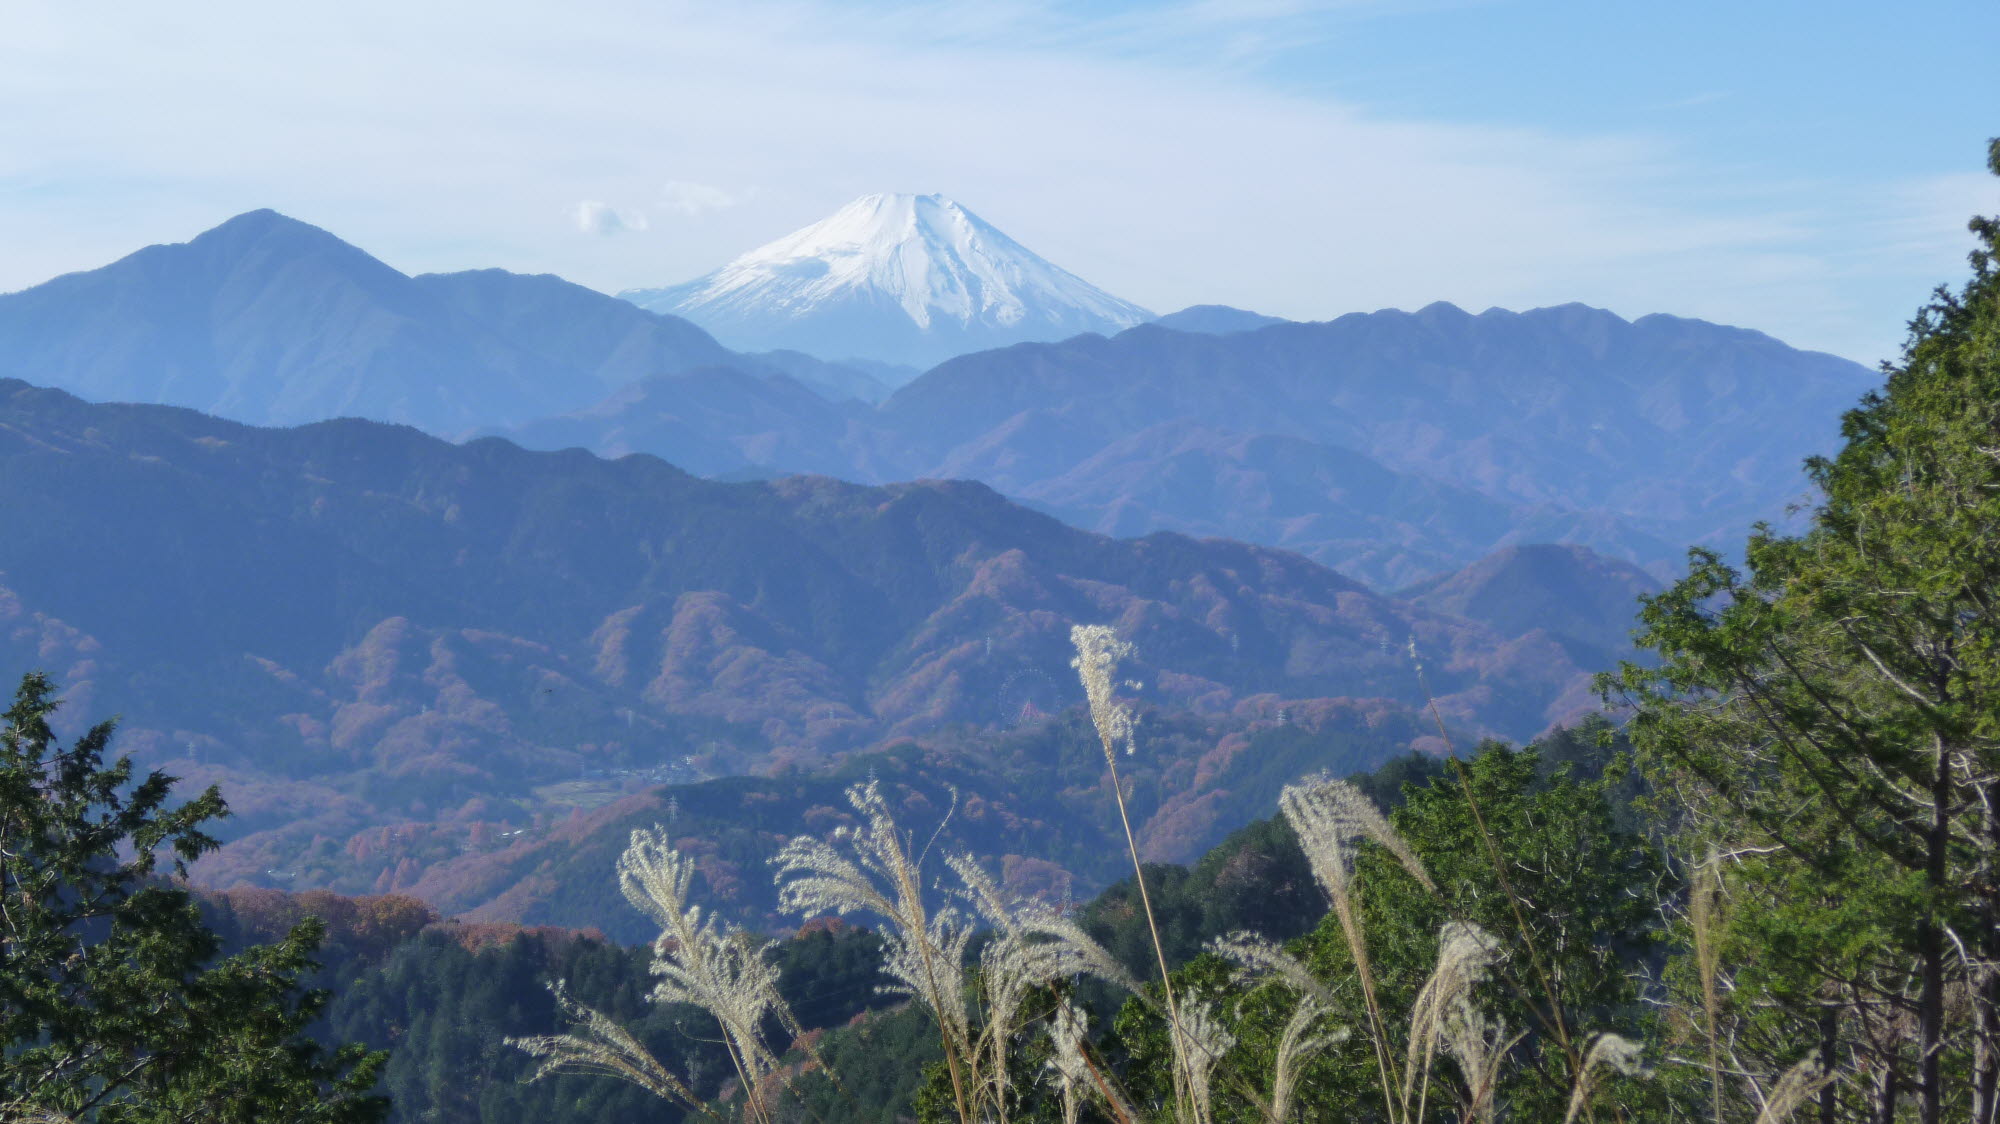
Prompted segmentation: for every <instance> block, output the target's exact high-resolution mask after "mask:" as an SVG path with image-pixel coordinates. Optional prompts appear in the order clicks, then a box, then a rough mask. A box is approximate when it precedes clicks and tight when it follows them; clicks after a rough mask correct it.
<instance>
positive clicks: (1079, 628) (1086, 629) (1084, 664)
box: [1069, 624, 1138, 767]
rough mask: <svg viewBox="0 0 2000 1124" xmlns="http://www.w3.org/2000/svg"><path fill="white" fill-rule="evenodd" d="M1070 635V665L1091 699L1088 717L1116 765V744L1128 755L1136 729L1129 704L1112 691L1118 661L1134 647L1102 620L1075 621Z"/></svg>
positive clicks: (1107, 755) (1110, 761)
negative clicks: (1072, 655)
mask: <svg viewBox="0 0 2000 1124" xmlns="http://www.w3.org/2000/svg"><path fill="white" fill-rule="evenodd" d="M1069 639H1070V643H1071V644H1072V645H1074V646H1075V647H1076V658H1075V659H1073V660H1071V661H1070V662H1069V665H1070V666H1071V667H1073V668H1075V669H1076V675H1077V678H1078V679H1080V680H1082V681H1083V694H1084V697H1085V698H1086V699H1088V700H1089V701H1090V721H1091V724H1092V725H1094V726H1096V727H1097V735H1098V740H1099V742H1100V743H1102V745H1103V747H1104V757H1105V760H1106V761H1108V762H1109V763H1110V764H1111V765H1112V766H1113V767H1116V766H1117V763H1118V762H1117V754H1116V753H1115V749H1116V747H1118V746H1123V747H1124V748H1125V755H1126V756H1127V757H1129V756H1131V755H1132V753H1133V750H1134V748H1135V745H1134V742H1135V735H1136V733H1137V730H1138V724H1137V722H1136V721H1135V720H1134V719H1133V717H1132V708H1131V707H1128V706H1126V705H1125V704H1123V703H1121V702H1119V701H1118V700H1117V698H1116V697H1115V696H1114V694H1113V690H1114V686H1115V684H1116V683H1117V681H1118V664H1119V661H1121V660H1125V659H1129V658H1131V656H1132V653H1133V651H1134V649H1133V647H1132V645H1131V644H1128V643H1126V642H1125V641H1124V640H1121V639H1119V638H1118V633H1117V631H1116V630H1115V629H1113V628H1112V627H1111V626H1110V625H1104V624H1080V625H1076V626H1074V627H1072V628H1071V629H1070V630H1069Z"/></svg>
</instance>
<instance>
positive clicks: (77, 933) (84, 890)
mask: <svg viewBox="0 0 2000 1124" xmlns="http://www.w3.org/2000/svg"><path fill="white" fill-rule="evenodd" d="M56 706H57V703H56V699H55V690H54V688H53V687H52V686H51V685H50V683H49V681H48V680H47V679H45V678H43V677H41V676H39V675H30V676H28V677H27V678H26V679H24V680H23V681H22V683H21V686H20V689H19V691H18V693H17V694H16V696H15V699H14V703H13V706H12V707H11V708H10V709H9V710H8V711H7V712H6V714H5V716H4V726H0V1053H4V1058H5V1060H4V1061H0V1115H8V1114H12V1115H16V1116H21V1117H23V1118H35V1119H41V1118H45V1117H40V1116H36V1115H35V1113H36V1112H41V1113H44V1114H59V1116H58V1117H57V1118H67V1119H70V1120H76V1121H96V1122H98V1124H167V1122H169V1121H172V1122H175V1124H249V1122H252V1121H256V1122H260V1124H277V1122H284V1124H293V1122H296V1124H371V1122H374V1121H380V1120H382V1119H384V1118H385V1116H386V1115H387V1107H388V1106H387V1102H386V1101H384V1100H383V1099H382V1098H380V1097H376V1096H373V1095H370V1094H369V1093H368V1089H369V1088H370V1087H372V1086H373V1085H374V1083H375V1072H376V1070H377V1068H378V1067H379V1066H380V1064H381V1056H380V1055H370V1054H367V1053H366V1052H364V1051H363V1050H361V1049H360V1048H359V1047H353V1046H349V1047H343V1048H341V1049H339V1050H337V1051H334V1052H332V1053H331V1054H329V1053H327V1052H325V1051H323V1050H322V1049H321V1048H320V1047H319V1046H318V1045H315V1044H313V1043H312V1042H310V1041H308V1040H306V1039H305V1038H304V1037H302V1031H303V1030H304V1029H305V1027H306V1026H307V1025H308V1024H309V1023H310V1022H311V1021H312V1020H313V1019H314V1017H315V1016H316V1015H317V1013H318V1012H319V1010H320V1008H321V1007H322V1006H323V1005H324V1004H325V1002H326V999H327V997H326V995H325V994H324V993H321V992H315V991H307V990H303V989H302V988H301V986H300V984H299V978H300V976H301V975H302V974H304V973H306V972H308V971H310V970H311V969H312V967H313V964H312V960H311V956H312V953H313V950H314V949H315V948H316V947H317V945H318V943H319V939H320V935H321V928H320V926H319V924H318V923H317V922H308V923H306V924H302V925H299V926H298V927H296V928H294V929H293V930H292V931H291V933H290V934H289V935H288V936H287V937H286V938H285V939H284V940H282V941H280V942H278V943H276V944H272V945H263V946H259V947H254V948H251V949H248V950H247V951H244V952H242V953H239V954H237V955H234V956H228V957H221V956H220V955H219V953H220V952H221V948H220V943H221V942H220V941H219V939H218V938H217V937H216V935H215V934H214V933H213V932H211V931H210V930H209V928H208V927H207V925H205V924H204V923H203V921H202V918H201V915H200V912H199V910H198V909H197V908H196V905H195V903H194V902H193V901H192V900H191V899H190V897H189V895H188V894H187V892H186V891H185V890H182V889H179V888H177V887H175V886H173V885H171V884H169V883H168V882H166V880H165V879H164V877H163V875H164V872H163V871H162V870H161V869H160V860H161V858H162V856H163V855H164V856H167V857H168V858H169V859H170V867H171V869H172V870H173V872H174V873H176V874H183V875H184V874H185V873H186V864H187V863H188V862H189V861H190V860H192V859H194V858H196V857H197V856H199V855H200V854H202V853H203V852H204V851H207V850H209V849H211V848H213V847H214V846H215V841H214V840H213V839H212V838H210V837H209V836H208V835H207V834H205V833H204V832H203V830H202V827H203V825H204V824H205V823H207V822H208V821H210V820H212V819H215V818H216V817H219V816H221V815H224V814H225V811H226V810H225V808H224V806H223V802H222V798H221V797H220V796H219V795H218V794H217V793H216V791H215V790H214V789H213V788H211V789H209V790H208V791H206V792H203V793H202V794H201V795H200V796H197V797H196V798H194V799H193V800H191V801H188V802H187V803H185V804H182V805H180V806H179V807H176V808H169V807H167V798H168V794H169V792H170V790H171V788H172V785H173V778H171V777H168V776H164V775H162V774H160V773H158V772H154V773H150V774H148V775H146V776H145V777H143V778H139V779H137V780H136V782H135V780H134V773H133V769H132V764H131V762H130V760H129V759H127V758H122V757H121V758H119V759H117V760H116V761H115V762H113V763H112V764H110V765H108V766H107V765H106V764H104V755H105V750H106V747H107V746H108V744H109V742H110V739H111V733H112V725H111V724H110V723H105V724H102V725H99V726H97V727H95V728H93V729H91V730H90V731H89V732H88V733H86V734H84V735H83V736H82V737H81V738H79V739H77V741H76V742H75V743H74V744H73V745H71V746H70V747H69V748H67V749H65V748H63V747H62V745H61V744H60V743H59V741H58V740H57V738H56V737H55V735H54V733H53V732H52V731H51V730H50V727H49V718H50V716H51V715H52V714H53V713H54V711H55V710H56Z"/></svg>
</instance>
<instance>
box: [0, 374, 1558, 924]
mask: <svg viewBox="0 0 2000 1124" xmlns="http://www.w3.org/2000/svg"><path fill="white" fill-rule="evenodd" d="M0 471H4V472H5V474H6V478H7V479H8V481H9V482H10V484H11V485H12V486H11V487H9V488H7V489H5V490H0V520H4V521H5V523H6V525H7V526H8V527H9V528H10V529H11V531H10V534H9V535H8V536H6V537H5V538H4V539H0V663H4V664H5V665H6V666H11V667H14V668H16V669H17V670H25V669H27V668H30V667H41V668H45V669H47V670H49V671H50V672H52V673H54V674H55V675H56V676H57V677H58V678H59V679H60V680H61V681H63V682H64V683H65V684H66V685H67V686H68V688H69V690H70V691H71V693H72V696H73V697H74V698H76V699H77V701H78V704H79V705H78V707H77V708H76V709H77V711H78V712H79V713H88V712H90V711H91V710H92V709H94V705H93V700H94V699H102V700H103V701H104V702H105V703H106V704H110V705H116V706H117V707H118V708H119V709H120V710H121V711H122V712H123V714H124V715H125V718H126V723H127V732H126V735H125V738H126V744H127V745H128V746H129V747H131V748H132V749H133V751H134V752H135V754H136V755H137V756H138V757H139V759H140V760H141V761H142V763H145V764H162V763H165V764H169V765H170V767H171V768H172V769H173V770H174V771H175V772H177V773H179V774H181V775H184V776H187V777H189V778H190V779H191V780H199V781H205V780H214V779H221V780H226V781H227V782H228V783H229V786H230V790H231V792H232V793H233V794H235V795H234V797H233V799H234V800H235V802H236V804H237V806H238V808H239V811H240V812H241V816H240V818H239V819H237V820H235V821H232V830H234V831H236V832H239V833H243V834H244V835H246V836H249V837H251V838H252V839H255V838H256V837H257V836H258V835H259V833H276V835H275V836H274V837H272V838H275V839H276V840H277V842H272V843H271V844H270V845H271V847H272V848H274V849H272V850H257V851H255V853H256V854H258V855H259V856H260V858H261V861H263V862H264V867H263V868H260V869H264V868H268V869H275V870H296V869H298V864H299V863H300V862H301V861H302V859H301V849H304V850H310V848H311V847H313V846H322V845H323V846H329V847H333V848H335V849H336V850H339V848H341V847H345V846H348V845H349V844H352V845H354V846H356V847H362V849H364V850H369V851H370V853H375V854H379V853H383V852H384V850H385V849H386V848H385V847H383V846H381V845H379V844H376V843H370V844H367V845H366V846H363V844H362V843H357V842H355V841H356V840H362V839H365V838H372V837H371V836H369V835H368V832H370V831H372V830H374V829H376V828H378V827H380V826H381V825H384V824H393V823H396V822H409V823H435V822H450V823H467V822H474V821H477V822H488V821H491V822H496V823H509V822H512V823H516V824H518V823H521V822H524V821H525V820H527V819H532V818H533V817H535V816H538V815H543V814H546V813H548V812H549V810H550V809H556V808H562V807H565V806H570V805H572V804H574V803H575V802H576V801H578V800H585V802H588V800H587V799H586V796H585V795H580V793H581V792H583V790H588V792H590V793H597V794H599V796H598V797H592V799H595V798H602V793H603V790H604V787H605V786H606V785H609V786H611V788H612V789H613V790H614V791H616V790H617V789H619V788H620V787H621V786H624V785H627V784H640V783H642V782H646V781H651V782H653V783H657V782H659V781H662V780H674V779H689V778H696V777H702V776H713V775H719V774H726V773H739V772H745V771H755V770H773V769H779V768H782V767H784V766H786V765H788V764H798V763H810V762H815V761H820V760H824V759H827V758H828V757H829V756H833V755H838V754H842V753H845V752H848V751H851V750H854V749H858V748H862V747H865V746H868V745H871V744H875V743H878V742H880V741H882V740H883V739H887V738H893V737H899V736H925V737H927V736H931V735H933V734H937V733H940V732H948V731H950V730H952V729H956V728H965V729H972V730H978V729H982V728H987V727H996V726H997V727H1006V726H1011V725H1013V724H1015V723H1018V722H1021V721H1024V720H1025V719H1026V718H1027V716H1029V715H1031V714H1044V715H1045V714H1052V713H1056V712H1059V711H1061V710H1063V709H1065V708H1067V707H1069V706H1071V705H1073V704H1074V703H1076V702H1077V701H1078V700H1079V699H1080V692H1079V691H1078V690H1077V689H1076V688H1075V687H1074V685H1073V680H1072V678H1071V673H1070V672H1069V670H1068V659H1069V644H1068V630H1069V628H1070V626H1071V625H1072V624H1074V623H1078V622H1089V621H1097V622H1108V623H1112V624H1115V625H1116V626H1118V627H1119V628H1120V630H1121V631H1123V632H1124V633H1125V634H1126V635H1128V636H1129V637H1131V639H1133V640H1134V641H1135V642H1136V643H1137V644H1138V646H1139V649H1140V652H1141V654H1142V658H1141V659H1139V660H1138V661H1135V662H1134V664H1133V665H1132V667H1131V668H1130V674H1131V676H1132V677H1133V679H1134V680H1136V681H1137V682H1140V683H1143V684H1144V689H1143V691H1141V692H1139V697H1140V699H1141V701H1142V702H1144V703H1145V704H1146V705H1148V706H1151V707H1156V708H1161V709H1163V710H1166V711H1175V712H1190V713H1196V714H1204V715H1228V714H1232V713H1234V712H1235V710H1236V708H1237V707H1238V706H1240V705H1241V704H1243V703H1244V702H1245V700H1248V699H1251V698H1253V697H1256V696H1260V695H1267V694H1268V695H1270V696H1274V697H1285V698H1292V699H1313V698H1336V699H1337V698H1350V699H1374V700H1378V701H1377V702H1374V703H1370V704H1369V705H1370V706H1372V707H1375V708H1377V709H1381V710H1383V711H1385V712H1399V711H1403V710H1406V709H1407V708H1410V707H1413V706H1415V705H1417V704H1419V703H1420V702H1421V698H1420V696H1419V693H1418V691H1417V685H1416V683H1415V681H1414V679H1413V677H1412V675H1411V672H1410V669H1409V667H1408V665H1407V663H1406V661H1405V659H1404V657H1403V655H1402V652H1403V648H1404V645H1405V643H1406V641H1407V640H1408V639H1409V638H1410V637H1411V636H1413V635H1414V636H1415V637H1416V638H1417V640H1418V642H1419V643H1420V644H1421V645H1422V646H1423V648H1424V649H1425V650H1426V651H1427V652H1428V653H1429V654H1430V658H1431V660H1432V667H1433V668H1434V671H1433V681H1434V685H1435V687H1436V689H1437V690H1438V691H1439V692H1440V695H1441V696H1442V697H1441V699H1440V704H1441V706H1442V707H1443V709H1444V711H1445V713H1446V714H1447V715H1448V716H1450V717H1451V719H1452V720H1453V721H1454V722H1457V723H1460V724H1461V725H1463V726H1465V727H1466V728H1467V729H1468V730H1470V731H1492V732H1496V733H1505V734H1511V735H1515V736H1526V735H1530V734H1533V733H1535V732H1536V731H1538V730H1540V729H1541V728H1543V727H1544V726H1545V725H1547V724H1548V723H1549V722H1550V721H1552V720H1555V719H1558V718H1561V717H1563V716H1565V715H1567V714H1570V713H1573V712H1574V711H1575V710H1576V709H1577V708H1578V707H1579V706H1582V705H1586V704H1587V698H1586V697H1584V696H1583V695H1582V694H1581V683H1582V678H1583V671H1584V669H1582V668H1580V667H1578V666H1577V665H1576V664H1575V663H1573V662H1572V661H1571V660H1570V659H1569V658H1568V657H1567V656H1566V655H1565V653H1564V652H1563V650H1562V649H1561V647H1560V646H1559V645H1558V644H1556V643H1554V642H1552V641H1550V640H1547V639H1546V638H1539V639H1538V638H1536V637H1532V636H1530V637H1526V638H1509V637H1504V636H1501V635H1499V634H1496V633H1495V632H1493V631H1492V630H1490V629H1488V628H1486V627H1485V626H1482V625H1479V624H1476V623H1473V622H1470V621H1466V620H1462V619H1459V618H1456V617H1446V616H1439V615H1435V614H1432V613H1430V612H1427V611H1425V610H1421V609H1415V608H1412V607H1410V606H1407V605H1404V604H1402V603H1399V602H1396V601H1392V600H1390V599H1387V598H1384V597H1381V596H1378V595H1376V594H1373V593H1370V592H1368V591H1367V590H1366V589H1364V588H1362V587H1361V586H1359V585H1357V584H1356V583H1354V582H1352V581H1351V580H1349V579H1346V578H1343V577H1341V576H1339V575H1338V574H1335V573H1333V572H1332V571H1329V570H1327V569H1324V568H1322V567H1320V566H1317V565H1315V564H1313V563H1311V562H1309V561H1307V560H1305V559H1303V558H1301V557H1299V556H1297V555H1294V554H1289V553H1286V552H1282V551H1277V550H1272V549H1269V548H1263V547H1254V546H1246V545H1243V544H1239V543H1233V542H1223V541H1196V540H1193V539H1188V538H1185V537H1182V536H1178V535H1167V534H1159V535H1153V536H1150V537H1148V538H1144V539H1139V540H1115V539H1109V538H1105V537H1102V536H1099V535H1094V534H1090V533H1087V532H1084V531H1080V530H1077V529H1074V528H1071V527H1068V526H1066V525H1064V524H1062V523H1060V522H1058V521H1056V520H1055V519H1052V518H1050V517H1048V516H1045V515H1042V514H1038V513H1036V512H1033V511H1030V510H1027V509H1025V508H1023V507H1020V506H1018V505H1016V504H1013V503H1010V502H1008V501H1007V500H1005V499H1003V498H1002V497H1001V496H999V495H998V494H997V493H995V492H993V491H992V490H991V489H988V488H986V487H984V486H982V485H978V484H971V483H936V482H925V483H916V484H902V485H894V486H888V487H864V486H860V485H853V484H844V483H839V482H836V481H833V480H829V479H825V478H819V477H793V478H788V479H784V480H779V481H775V482H771V483H745V484H723V483H718V482H715V481H710V480H703V479H701V478H698V477H695V476H691V475H689V474H688V473H686V472H683V471H681V470H680V469H677V468H674V467H672V466H670V465H668V464H666V463H665V462H663V461H660V460H657V459H654V458H651V457H643V456H638V457H628V458H625V459H622V460H617V461H606V460H601V459H599V458H597V457H594V456H592V455H589V454H587V453H583V452H580V451H571V452H566V453H533V452H527V451H524V450H522V449H520V448H519V447H517V446H515V445H512V444H509V443H507V442H504V441H499V440H494V439H485V440H479V441H474V442H471V443H469V444H466V445H454V444H451V443H449V442H445V441H442V440H439V439H436V438H432V437H428V436H425V435H423V434H421V433H419V432H417V431H415V430H413V429H408V428H403V427H396V426H388V425H382V424H379V423H373V422H364V421H354V420H349V421H335V422H325V423H319V424H315V425H310V426H305V427H301V428H298V429H258V428H253V427H248V426H243V425H238V424H235V423H231V422H226V421H220V420H217V419H214V418H210V417H206V416H204V415H201V414H197V413H194V412H192V411H186V410H178V409H172V408H166V407H157V406H120V405H92V404H89V403H85V402H82V401H80V400H78V399H76V398H73V397H71V396H69V395H67V394H64V393H61V392H58V391H53V390H46V389H40V388H35V387H31V386H28V385H26V384H22V383H18V382H0ZM621 778H622V779H621ZM578 785H581V786H583V789H582V790H579V789H577V788H576V787H575V786H578ZM315 839H318V840H321V841H322V843H313V842H312V841H313V840H315ZM239 842H245V841H239ZM266 842H269V840H268V839H267V840H266ZM251 845H253V846H257V847H262V846H263V845H264V844H262V843H253V844H251ZM386 850H388V851H389V853H393V849H386ZM433 857H435V856H433ZM355 861H360V860H358V859H356V860H355ZM413 861H414V860H413ZM425 861H426V862H428V861H430V860H429V859H426V860H425ZM422 865H423V864H422V863H419V864H418V865H417V866H414V867H412V868H410V870H408V871H405V872H404V873H405V874H406V875H407V876H408V877H409V878H412V879H413V878H415V877H416V876H417V873H418V871H419V870H420V868H421V866H422ZM392 884H393V880H392ZM362 888H371V887H368V886H364V887H362Z"/></svg>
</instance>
